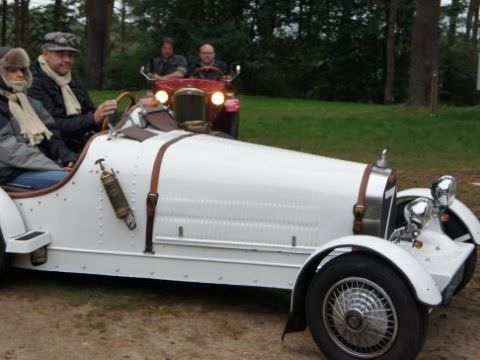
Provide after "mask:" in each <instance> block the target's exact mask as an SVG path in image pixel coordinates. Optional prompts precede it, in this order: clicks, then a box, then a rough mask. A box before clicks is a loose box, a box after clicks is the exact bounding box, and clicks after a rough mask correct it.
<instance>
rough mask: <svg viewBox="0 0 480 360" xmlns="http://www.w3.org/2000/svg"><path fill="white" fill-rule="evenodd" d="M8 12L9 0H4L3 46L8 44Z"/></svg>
mask: <svg viewBox="0 0 480 360" xmlns="http://www.w3.org/2000/svg"><path fill="white" fill-rule="evenodd" d="M7 12H8V4H7V0H3V1H2V46H6V45H7V28H8V24H7Z"/></svg>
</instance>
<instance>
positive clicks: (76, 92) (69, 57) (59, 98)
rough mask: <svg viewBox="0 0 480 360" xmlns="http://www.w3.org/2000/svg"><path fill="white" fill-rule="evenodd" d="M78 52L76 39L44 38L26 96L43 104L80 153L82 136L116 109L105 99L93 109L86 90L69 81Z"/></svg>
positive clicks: (52, 35) (61, 35)
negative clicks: (31, 82)
mask: <svg viewBox="0 0 480 360" xmlns="http://www.w3.org/2000/svg"><path fill="white" fill-rule="evenodd" d="M77 53H78V49H77V38H76V37H75V35H73V34H70V33H62V32H53V33H48V34H47V35H45V37H44V41H43V45H42V54H41V55H40V56H39V57H38V60H37V62H36V63H35V64H34V65H33V67H32V73H33V84H32V87H31V88H30V89H29V95H30V96H31V97H33V98H35V99H37V100H39V101H41V102H42V103H43V106H44V107H45V108H46V109H47V110H48V112H49V113H50V114H51V115H52V116H53V118H54V119H55V120H56V122H57V124H58V127H59V129H60V131H61V134H62V137H63V139H64V140H65V143H66V144H67V145H68V146H69V148H70V149H72V150H73V151H76V152H79V151H80V150H81V147H82V143H83V140H84V139H85V136H86V135H87V134H88V133H90V132H91V131H93V130H94V129H95V128H96V127H98V126H100V125H101V123H102V120H103V118H104V117H105V116H106V115H108V114H110V113H111V112H112V111H114V110H115V109H116V108H117V103H116V101H115V100H107V101H105V102H103V103H102V104H100V105H99V106H98V107H97V108H95V106H94V104H93V102H92V100H91V99H90V96H89V95H88V92H87V90H86V89H85V88H84V87H82V86H81V85H80V84H79V83H78V82H77V81H76V80H75V79H73V78H72V74H71V69H72V67H73V65H74V63H75V56H76V54H77Z"/></svg>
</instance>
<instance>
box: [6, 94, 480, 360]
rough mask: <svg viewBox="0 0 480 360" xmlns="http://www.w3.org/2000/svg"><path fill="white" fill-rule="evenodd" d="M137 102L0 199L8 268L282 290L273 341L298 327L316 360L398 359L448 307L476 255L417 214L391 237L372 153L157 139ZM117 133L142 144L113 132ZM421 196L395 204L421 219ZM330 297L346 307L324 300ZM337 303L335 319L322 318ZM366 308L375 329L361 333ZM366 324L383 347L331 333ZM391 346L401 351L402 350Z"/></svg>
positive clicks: (385, 187)
mask: <svg viewBox="0 0 480 360" xmlns="http://www.w3.org/2000/svg"><path fill="white" fill-rule="evenodd" d="M150 106H151V107H150V108H149V109H146V108H145V105H144V104H142V103H140V104H139V105H137V106H135V107H133V108H132V109H130V110H129V111H128V113H126V116H125V119H126V121H124V122H122V123H121V124H120V125H119V127H118V128H117V129H115V131H110V132H109V133H107V132H103V133H100V134H97V135H96V136H94V137H93V138H92V139H91V140H90V141H89V143H88V144H87V146H86V147H85V148H84V150H83V152H82V154H81V156H80V159H79V161H78V163H77V165H76V167H75V169H74V171H73V172H72V174H71V175H70V176H69V177H68V178H67V179H65V180H64V181H63V182H62V183H60V184H57V185H55V186H54V187H52V188H49V189H44V190H38V191H34V192H9V193H7V192H5V191H0V204H1V205H0V206H2V209H3V211H2V215H1V216H0V227H1V232H2V236H3V242H4V251H3V252H4V253H6V254H7V255H8V254H10V255H12V256H14V260H13V266H15V267H19V268H27V269H36V270H44V271H61V272H72V273H87V274H102V275H111V276H124V277H138V278H152V279H165V280H174V281H188V282H197V283H212V284H229V285H243V286H260V287H269V288H279V289H288V290H291V291H292V305H291V311H290V316H289V319H288V322H287V326H286V329H285V333H288V332H291V331H298V330H304V329H305V328H306V326H307V324H308V326H309V327H310V329H311V331H312V335H313V337H314V339H315V341H316V342H317V344H318V345H319V347H320V349H321V350H322V351H324V352H325V353H326V354H327V356H329V358H336V357H338V356H343V357H345V356H346V357H345V358H352V359H357V358H358V359H360V358H377V357H379V356H384V355H385V356H390V357H389V358H399V359H400V358H402V359H405V358H409V357H411V356H412V355H415V354H416V353H417V352H418V351H419V350H420V348H421V343H422V341H421V340H422V339H423V336H424V331H423V329H424V327H422V326H420V325H422V324H423V323H424V322H425V321H426V320H425V318H424V317H425V316H426V314H427V312H426V311H427V310H428V308H430V307H434V306H437V305H440V304H441V303H442V302H448V300H449V299H450V298H451V297H452V296H453V294H454V292H455V290H456V289H457V288H458V285H459V282H460V281H461V279H462V277H463V271H464V267H465V263H466V261H467V259H468V258H469V257H470V256H471V254H472V253H473V252H474V251H475V249H474V245H473V244H470V243H466V242H464V241H454V240H453V239H452V238H451V237H449V236H448V233H447V232H446V231H444V229H443V228H442V227H441V226H440V225H439V226H434V224H436V223H438V221H437V220H431V218H430V217H429V216H425V219H424V220H422V223H421V224H417V225H418V227H417V225H415V226H414V227H413V228H412V229H413V230H414V231H413V232H412V231H410V230H412V229H410V228H408V226H410V225H412V224H413V223H412V222H409V223H408V224H407V226H406V227H401V228H400V229H398V226H397V229H395V226H396V225H395V221H396V219H397V218H398V216H397V215H396V209H397V206H398V204H397V184H396V178H395V174H394V172H393V171H392V170H391V169H390V168H389V167H388V166H387V164H386V160H385V158H384V157H383V158H382V159H380V160H379V161H378V162H377V163H375V164H374V165H370V166H367V165H366V164H361V163H355V162H349V161H344V160H338V159H331V158H327V157H322V156H316V155H310V154H304V153H300V152H295V151H289V150H284V149H277V148H272V147H268V146H262V145H255V144H249V143H245V142H241V141H235V140H231V139H225V138H221V137H216V136H211V135H208V134H196V133H192V132H188V131H185V130H182V129H171V130H170V131H162V130H159V129H156V128H154V127H153V126H152V125H151V124H150V125H149V120H148V115H149V114H150V115H151V114H155V113H156V112H158V113H165V111H166V110H165V107H164V106H162V105H159V106H158V107H157V108H155V107H154V106H153V105H150ZM152 106H153V107H152ZM130 127H135V128H136V129H137V130H138V131H143V132H144V135H146V136H143V137H141V138H137V139H136V140H134V139H132V138H130V137H127V136H125V134H126V132H124V130H125V129H128V128H130ZM99 160H103V164H104V169H103V170H102V169H101V168H100V167H99V165H100V164H99ZM110 169H112V170H110ZM113 175H114V176H113ZM114 178H115V179H116V181H117V182H118V183H117V185H112V184H113V179H114ZM119 188H121V189H123V193H124V195H125V198H124V200H125V201H123V200H122V199H120V197H121V196H120V197H119V194H118V193H119ZM428 194H429V193H428ZM428 194H426V193H425V191H424V190H421V189H420V190H413V191H412V192H410V193H408V194H406V195H408V196H407V197H408V201H409V202H410V204H413V205H411V206H414V205H415V206H421V205H422V204H423V205H424V206H426V207H425V208H424V209H423V210H424V212H425V214H426V213H427V212H428V211H427V210H428V206H429V204H430V203H429V202H428V201H427V200H426V199H425V197H424V195H427V196H428ZM415 198H419V199H418V200H420V201H418V202H415ZM422 201H423V202H422ZM429 201H430V202H431V200H429ZM112 204H113V206H112ZM419 204H420V205H419ZM407 207H408V206H407ZM352 209H354V211H352ZM449 209H450V211H452V214H453V215H455V216H457V217H458V219H461V220H462V223H463V224H464V225H466V231H467V232H468V233H469V234H470V238H469V239H470V240H472V242H476V243H478V242H479V240H480V223H479V222H478V219H477V218H476V217H475V216H474V215H473V214H472V213H471V211H470V210H469V209H468V208H467V207H466V206H465V205H463V204H462V203H461V202H459V201H458V200H454V201H453V202H452V205H451V206H450V207H449ZM122 211H123V212H122ZM404 211H406V212H408V211H410V212H409V213H408V214H414V215H416V216H417V217H421V216H422V211H418V209H410V208H408V210H404ZM121 213H122V214H127V213H128V214H129V216H130V218H129V217H128V216H126V215H125V216H124V215H121ZM360 215H361V216H360ZM427 215H428V214H427ZM453 215H452V216H453ZM413 220H415V221H417V220H418V219H417V218H415V219H413ZM413 220H412V221H413ZM436 221H437V222H436ZM429 224H430V225H429ZM432 224H433V225H432ZM437 225H438V224H437ZM412 226H413V225H412ZM402 229H403V230H402ZM395 234H397V235H398V236H397V235H395ZM420 245H421V246H420ZM0 254H1V252H0ZM360 260H361V261H360ZM327 270H328V271H327ZM342 271H343V273H342ZM389 273H391V275H390V276H389V277H388V278H387V279H385V278H382V276H384V277H385V276H386V275H385V274H389ZM342 274H343V275H342ZM349 274H350V275H349ZM359 274H361V276H360V275H359ZM387 280H388V281H387ZM330 283H331V284H333V285H331V286H330V285H329V286H328V287H327V288H326V289H323V288H322V286H325V284H330ZM338 284H340V285H338ZM398 291H401V293H403V294H404V295H402V296H398V295H396V292H398ZM362 292H363V293H364V294H363V293H362ZM340 293H341V295H342V296H343V297H347V298H350V299H351V300H352V302H349V303H348V304H350V305H348V306H347V305H342V304H341V303H340V302H339V301H338V294H340ZM325 294H330V295H328V296H327V295H325ZM357 294H359V295H357ZM362 299H363V300H362ZM365 299H366V300H365ZM317 301H318V304H317ZM363 302H364V303H363ZM322 304H323V305H322ZM358 304H360V305H361V306H360V305H358ZM317 305H318V306H317ZM342 306H346V308H345V309H343V310H341V311H344V310H345V313H344V315H343V317H342V318H341V319H340V320H338V319H333V318H332V319H333V320H332V319H330V322H329V320H328V316H329V314H330V315H335V314H334V312H335V311H336V310H335V309H336V308H337V307H342ZM317 307H318V309H323V310H321V311H320V310H318V311H317V310H316V308H317ZM324 310H325V311H324ZM369 312H378V313H379V314H380V315H379V316H381V317H383V318H384V319H383V320H384V321H385V324H387V325H384V324H381V323H380V324H379V323H378V320H375V322H373V323H371V320H369V319H368V317H367V314H368V313H369ZM417 323H418V324H420V325H418V324H417ZM415 324H417V325H418V326H416V325H415ZM357 327H358V329H357ZM370 328H373V329H374V330H375V331H377V332H378V331H383V332H384V335H385V336H383V337H382V338H378V336H377V335H375V336H373V337H372V336H370V337H369V338H368V339H367V340H368V341H367V345H368V346H367V345H365V346H363V345H362V343H357V342H358V341H360V340H358V339H357V338H356V337H355V336H353V338H352V339H350V338H348V337H347V340H345V336H346V335H345V336H344V335H342V334H343V333H342V331H346V332H347V333H349V334H350V335H351V334H355V333H357V332H358V331H360V332H361V331H367V330H369V329H370ZM342 329H343V330H342ZM379 329H380V330H379ZM338 331H340V333H338ZM350 335H349V336H350ZM342 339H343V340H342ZM349 339H350V340H349ZM344 340H345V342H344ZM361 341H366V340H361ZM405 341H407V342H408V341H411V342H412V343H413V345H412V346H411V347H404V346H400V345H401V344H402V343H403V342H405ZM372 344H374V345H375V346H372ZM398 344H400V345H398Z"/></svg>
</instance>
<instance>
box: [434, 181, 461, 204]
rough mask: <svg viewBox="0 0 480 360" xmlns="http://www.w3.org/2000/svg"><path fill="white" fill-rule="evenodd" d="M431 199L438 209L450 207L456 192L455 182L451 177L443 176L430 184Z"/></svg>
mask: <svg viewBox="0 0 480 360" xmlns="http://www.w3.org/2000/svg"><path fill="white" fill-rule="evenodd" d="M430 190H431V193H432V197H433V198H434V199H435V201H436V203H437V204H438V205H439V206H440V208H443V209H445V208H447V207H449V206H450V205H452V203H453V200H455V195H456V192H457V181H456V180H455V178H454V177H453V176H450V175H444V176H442V177H440V178H439V179H438V180H437V181H435V182H434V183H433V184H432V187H431V189H430Z"/></svg>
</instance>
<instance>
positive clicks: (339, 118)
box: [92, 91, 480, 215]
mask: <svg viewBox="0 0 480 360" xmlns="http://www.w3.org/2000/svg"><path fill="white" fill-rule="evenodd" d="M119 93H120V92H118V91H100V92H92V97H93V99H94V101H95V102H97V103H98V102H100V101H103V100H105V99H108V98H113V97H116V96H117V95H118V94H119ZM141 94H144V92H137V95H141ZM240 100H241V121H240V123H241V125H240V137H241V139H242V140H244V141H248V142H253V143H259V144H266V145H272V146H277V147H283V148H288V149H293V150H299V151H304V152H309V153H313V154H319V155H324V156H330V157H336V158H341V159H345V160H354V161H360V162H364V163H371V162H373V161H375V160H376V159H377V158H378V156H379V153H380V151H381V149H383V148H388V150H389V160H390V164H391V166H392V167H393V168H394V169H396V170H397V171H398V173H399V185H400V188H406V187H416V186H421V187H428V186H430V184H431V182H432V181H433V180H434V179H435V178H437V177H438V176H440V175H442V174H447V173H448V174H452V175H454V176H456V177H457V179H458V180H459V187H458V188H459V197H460V198H461V199H462V200H464V201H466V202H467V204H468V205H469V206H471V207H472V208H473V209H474V211H476V213H477V215H479V214H480V187H477V186H473V185H471V183H472V182H480V106H474V107H449V106H444V107H440V109H439V111H438V113H437V115H436V116H431V115H430V111H429V110H428V109H421V108H411V107H406V106H402V105H394V106H385V105H372V104H357V103H341V102H325V101H313V100H299V99H278V98H268V97H253V96H241V98H240Z"/></svg>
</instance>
